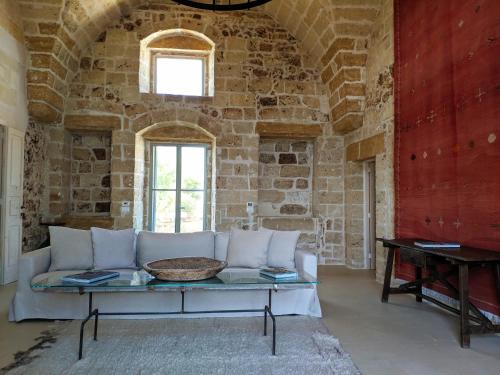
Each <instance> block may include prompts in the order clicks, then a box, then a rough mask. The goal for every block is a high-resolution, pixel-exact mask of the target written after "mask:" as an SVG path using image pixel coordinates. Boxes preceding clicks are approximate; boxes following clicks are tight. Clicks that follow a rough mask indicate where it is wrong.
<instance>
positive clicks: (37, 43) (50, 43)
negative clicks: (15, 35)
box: [25, 36, 55, 52]
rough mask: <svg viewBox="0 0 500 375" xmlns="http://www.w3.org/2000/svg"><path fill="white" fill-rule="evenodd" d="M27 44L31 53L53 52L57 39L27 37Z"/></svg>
mask: <svg viewBox="0 0 500 375" xmlns="http://www.w3.org/2000/svg"><path fill="white" fill-rule="evenodd" d="M25 40H26V44H27V46H28V49H29V50H30V51H34V52H35V51H36V52H52V49H53V48H54V42H55V38H54V37H51V36H26V37H25Z"/></svg>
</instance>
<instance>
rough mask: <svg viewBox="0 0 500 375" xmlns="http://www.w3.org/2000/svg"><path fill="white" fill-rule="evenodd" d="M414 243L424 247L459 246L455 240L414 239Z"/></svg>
mask: <svg viewBox="0 0 500 375" xmlns="http://www.w3.org/2000/svg"><path fill="white" fill-rule="evenodd" d="M415 245H417V246H419V247H423V248H424V249H443V248H444V249H446V248H448V249H449V248H459V247H460V244H459V243H456V242H436V241H423V240H419V241H415Z"/></svg>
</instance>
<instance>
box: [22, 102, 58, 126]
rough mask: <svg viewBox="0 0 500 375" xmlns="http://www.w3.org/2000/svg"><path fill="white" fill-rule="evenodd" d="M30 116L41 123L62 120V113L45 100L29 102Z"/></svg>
mask: <svg viewBox="0 0 500 375" xmlns="http://www.w3.org/2000/svg"><path fill="white" fill-rule="evenodd" d="M28 112H29V114H30V116H31V117H32V118H33V119H35V120H36V121H40V122H41V123H45V124H46V123H54V122H59V121H61V114H60V113H59V112H58V111H56V110H55V109H54V108H52V107H51V106H50V105H48V104H47V103H45V102H33V101H30V102H29V103H28Z"/></svg>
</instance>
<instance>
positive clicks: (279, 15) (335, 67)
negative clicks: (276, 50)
mask: <svg viewBox="0 0 500 375" xmlns="http://www.w3.org/2000/svg"><path fill="white" fill-rule="evenodd" d="M380 4H381V0H335V1H319V0H300V1H287V0H274V1H271V2H270V3H268V4H267V5H266V9H267V10H268V12H269V13H270V14H272V15H273V17H275V18H276V19H277V20H278V21H279V22H280V24H282V25H284V26H286V27H287V28H288V30H290V31H291V32H292V33H293V34H294V35H295V36H296V37H297V38H299V39H300V40H302V41H303V43H304V45H306V46H307V48H308V49H309V51H310V52H311V54H312V55H313V56H314V58H315V59H316V60H317V61H318V62H319V66H320V67H321V70H322V71H321V78H322V80H323V82H324V83H325V85H326V86H327V89H328V99H329V104H330V109H331V111H330V119H331V121H332V125H333V128H334V130H335V131H336V132H338V133H339V134H346V133H348V132H350V131H353V130H355V129H358V128H360V127H361V126H363V111H364V109H365V105H366V98H365V90H366V61H367V56H368V40H369V39H370V35H371V33H372V30H373V24H374V21H375V19H376V18H377V15H378V12H379V9H380Z"/></svg>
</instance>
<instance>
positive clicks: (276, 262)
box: [267, 230, 300, 269]
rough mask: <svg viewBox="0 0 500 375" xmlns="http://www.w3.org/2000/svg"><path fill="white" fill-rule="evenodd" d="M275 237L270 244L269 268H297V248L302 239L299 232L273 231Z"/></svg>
mask: <svg viewBox="0 0 500 375" xmlns="http://www.w3.org/2000/svg"><path fill="white" fill-rule="evenodd" d="M271 232H272V233H273V236H272V237H271V242H269V252H268V254H267V265H268V266H269V267H284V268H288V269H291V268H295V248H296V247H297V241H298V240H299V237H300V232H299V231H298V230H294V231H280V230H273V231H271Z"/></svg>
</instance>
